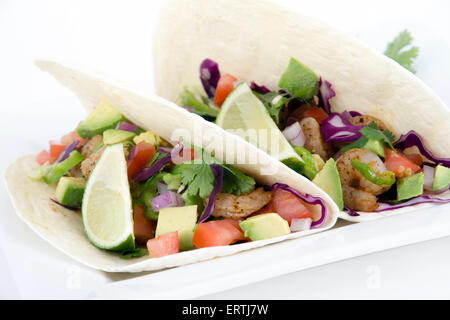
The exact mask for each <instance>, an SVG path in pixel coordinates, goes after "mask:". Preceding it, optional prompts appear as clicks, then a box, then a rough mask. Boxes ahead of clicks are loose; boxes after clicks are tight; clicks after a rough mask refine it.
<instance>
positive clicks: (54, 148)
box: [50, 141, 67, 163]
mask: <svg viewBox="0 0 450 320" xmlns="http://www.w3.org/2000/svg"><path fill="white" fill-rule="evenodd" d="M65 147H67V145H66V144H63V143H61V142H58V141H50V162H51V163H53V162H55V160H56V159H57V158H58V157H59V155H60V153H61V152H62V151H63V150H64V149H65Z"/></svg>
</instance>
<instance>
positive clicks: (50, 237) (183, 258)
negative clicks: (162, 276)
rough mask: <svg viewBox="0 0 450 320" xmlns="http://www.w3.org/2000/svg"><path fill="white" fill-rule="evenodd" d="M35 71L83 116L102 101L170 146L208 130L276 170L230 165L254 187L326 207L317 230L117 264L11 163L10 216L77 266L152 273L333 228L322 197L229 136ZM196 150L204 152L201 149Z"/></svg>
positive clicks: (45, 188) (89, 82) (131, 97)
mask: <svg viewBox="0 0 450 320" xmlns="http://www.w3.org/2000/svg"><path fill="white" fill-rule="evenodd" d="M37 65H38V66H39V67H40V68H41V69H42V70H45V71H47V72H49V73H50V74H52V75H53V76H54V77H55V78H56V79H57V80H59V81H60V82H61V83H62V84H64V85H65V86H67V87H69V88H70V89H72V90H73V92H74V93H75V94H76V95H77V96H78V98H79V99H80V100H81V102H82V103H83V105H84V107H85V108H86V110H87V111H91V110H92V109H93V108H94V107H95V106H96V105H97V104H98V103H99V102H100V101H102V100H106V101H108V102H109V103H111V104H112V105H114V106H115V107H117V108H118V109H119V110H120V111H121V112H122V113H123V114H124V115H125V117H127V118H128V119H129V120H131V121H132V122H134V123H135V124H137V125H139V126H140V127H142V128H144V129H146V130H152V131H154V132H156V133H158V134H159V135H160V136H161V137H162V138H164V139H166V140H168V141H172V142H173V143H175V142H177V141H175V140H172V133H173V132H174V131H175V130H176V129H178V128H185V129H186V130H185V131H187V134H186V136H184V137H183V138H184V139H185V140H184V141H188V140H189V134H193V131H194V130H199V128H201V129H203V130H205V131H206V130H209V131H208V132H209V134H210V135H213V136H214V137H215V139H219V140H220V139H223V140H224V141H226V142H227V143H235V145H236V148H237V149H239V150H242V151H243V152H244V153H245V154H247V155H248V154H250V153H251V152H255V153H256V154H257V155H258V156H259V157H260V159H262V161H264V162H263V163H268V164H271V165H273V166H274V167H275V168H276V174H272V175H265V176H262V175H261V174H260V168H259V167H258V166H255V165H250V164H240V165H238V164H237V165H235V166H236V167H237V168H239V169H241V170H242V171H244V172H246V173H247V174H249V175H251V176H253V177H257V180H258V181H259V182H260V183H262V184H268V185H271V184H273V183H276V182H282V183H285V184H288V185H290V186H291V187H293V188H295V189H297V190H299V191H301V192H303V193H309V194H311V195H313V196H317V197H320V198H322V199H323V200H324V201H325V203H326V206H327V211H328V216H327V218H326V221H325V223H324V224H323V225H322V226H321V227H320V228H317V229H313V230H309V231H305V232H300V233H293V234H290V235H287V236H284V237H278V238H274V239H269V240H264V241H255V242H249V243H244V244H238V245H233V246H224V247H214V248H205V249H197V250H191V251H187V252H182V253H178V254H175V255H171V256H167V257H162V258H149V257H148V256H146V257H142V258H138V259H131V260H123V259H120V258H119V255H118V254H116V253H111V252H107V251H104V250H100V249H98V248H96V247H94V246H93V245H92V244H91V243H90V242H89V241H88V239H87V237H86V236H85V233H84V230H83V224H82V220H81V215H80V213H77V212H74V211H71V210H67V209H65V208H62V207H61V206H59V205H56V204H55V203H53V202H51V201H50V198H51V197H53V196H54V193H55V185H47V184H45V183H44V182H41V181H33V180H31V179H30V178H28V176H27V175H28V174H29V173H30V172H31V171H32V170H33V169H35V168H37V167H38V164H37V163H36V160H35V156H34V155H30V156H26V157H23V158H20V159H18V160H16V161H15V162H14V163H13V164H12V165H11V166H10V167H9V168H8V169H7V171H6V173H5V180H6V184H7V189H8V191H9V194H10V196H11V199H12V202H13V205H14V208H15V210H16V213H17V214H18V216H19V217H20V218H21V219H22V220H23V221H24V222H25V223H26V224H27V225H28V226H29V227H30V228H31V229H32V230H34V231H35V232H36V233H37V234H38V235H39V236H41V237H42V238H43V239H45V240H46V241H47V242H49V243H50V244H51V245H52V246H54V247H56V248H57V249H59V250H61V251H62V252H64V253H66V254H67V255H69V256H70V257H72V258H73V259H75V260H77V261H78V262H80V263H82V264H85V265H87V266H90V267H92V268H95V269H99V270H103V271H107V272H141V271H153V270H159V269H164V268H170V267H175V266H181V265H185V264H189V263H194V262H198V261H203V260H208V259H212V258H215V257H220V256H225V255H230V254H234V253H237V252H241V251H244V250H248V249H252V248H257V247H262V246H264V245H267V244H270V243H276V242H280V241H283V240H287V239H294V238H300V237H303V236H306V235H309V234H313V233H317V232H320V231H324V230H327V229H329V228H331V227H332V226H333V225H334V224H335V223H336V220H337V216H338V211H339V210H338V208H337V206H336V205H335V204H334V202H333V201H332V200H331V198H330V197H329V196H328V195H327V194H325V193H324V192H323V191H322V190H320V189H319V188H317V187H316V186H314V185H313V184H312V183H311V182H310V181H308V180H307V179H306V178H303V177H300V176H298V175H297V174H295V172H293V171H292V170H290V169H289V168H287V167H286V166H284V165H281V164H280V163H279V162H278V161H276V160H273V159H272V158H270V157H269V156H268V155H267V154H265V153H264V152H262V151H260V150H259V149H257V148H255V147H254V146H252V145H250V144H248V143H247V142H246V141H245V140H243V139H240V138H238V137H236V136H234V135H231V134H230V133H228V132H226V131H224V130H222V129H220V128H218V127H217V126H215V125H213V124H211V123H209V122H207V121H205V120H203V119H202V118H201V117H199V116H197V115H194V114H191V113H189V112H187V111H185V110H183V109H182V108H180V107H178V106H177V105H175V104H173V103H171V102H168V101H166V100H164V99H162V98H160V97H157V96H154V95H144V94H142V93H138V92H136V91H134V90H132V89H126V88H125V87H123V86H117V85H116V84H115V83H116V82H114V81H111V80H110V81H106V80H104V79H103V78H102V79H101V78H99V77H97V76H94V75H92V73H90V72H88V71H79V70H81V69H77V70H76V69H74V68H73V67H70V66H68V65H63V64H59V63H57V62H53V61H38V62H37ZM202 146H203V147H205V145H202ZM223 153H224V150H222V149H216V156H217V157H221V156H223ZM230 161H232V160H230ZM310 210H312V211H313V214H314V215H315V216H316V217H317V216H318V215H320V207H318V206H310Z"/></svg>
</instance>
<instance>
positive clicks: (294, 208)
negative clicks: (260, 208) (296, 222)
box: [272, 189, 314, 225]
mask: <svg viewBox="0 0 450 320" xmlns="http://www.w3.org/2000/svg"><path fill="white" fill-rule="evenodd" d="M272 202H273V208H274V209H275V212H276V213H278V214H279V215H280V216H281V217H282V218H283V219H284V220H286V221H287V222H289V225H290V224H291V221H292V219H305V218H310V219H314V218H313V216H312V214H311V212H309V210H308V209H307V208H306V207H305V205H304V204H303V202H302V201H301V200H300V199H299V198H298V197H296V196H295V195H293V194H292V193H290V192H289V191H285V190H280V189H276V190H275V191H274V192H273V198H272Z"/></svg>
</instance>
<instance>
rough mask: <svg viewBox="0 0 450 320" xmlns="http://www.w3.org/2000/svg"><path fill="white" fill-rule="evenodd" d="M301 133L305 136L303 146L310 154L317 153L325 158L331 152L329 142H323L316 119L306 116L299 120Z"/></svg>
mask: <svg viewBox="0 0 450 320" xmlns="http://www.w3.org/2000/svg"><path fill="white" fill-rule="evenodd" d="M300 125H301V126H302V130H303V133H304V134H305V137H306V143H305V148H306V149H308V151H309V152H311V153H312V154H318V155H319V156H320V157H321V158H322V159H324V160H327V159H328V158H330V156H331V154H332V147H331V144H329V143H325V142H324V141H323V138H322V133H321V132H320V125H319V123H318V122H317V120H316V119H314V118H311V117H308V118H304V119H302V120H301V121H300Z"/></svg>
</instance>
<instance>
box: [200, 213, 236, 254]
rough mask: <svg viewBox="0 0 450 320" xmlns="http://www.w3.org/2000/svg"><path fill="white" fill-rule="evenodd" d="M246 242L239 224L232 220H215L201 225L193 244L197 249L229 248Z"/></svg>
mask: <svg viewBox="0 0 450 320" xmlns="http://www.w3.org/2000/svg"><path fill="white" fill-rule="evenodd" d="M241 240H245V237H244V232H243V231H242V230H241V228H240V227H239V222H238V221H236V220H232V219H224V220H214V221H209V222H203V223H199V225H198V226H197V229H195V232H194V238H193V239H192V243H193V244H194V245H195V246H196V247H197V248H206V247H216V246H227V245H230V244H233V243H235V242H237V241H241Z"/></svg>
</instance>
